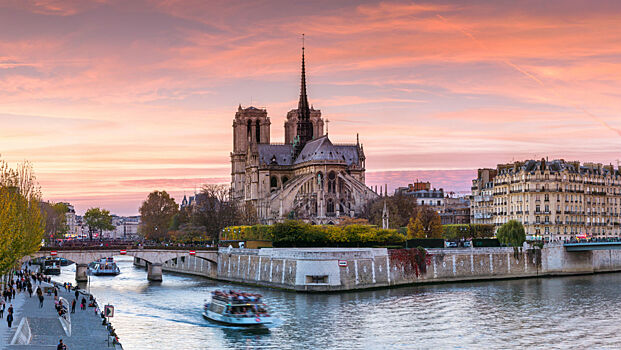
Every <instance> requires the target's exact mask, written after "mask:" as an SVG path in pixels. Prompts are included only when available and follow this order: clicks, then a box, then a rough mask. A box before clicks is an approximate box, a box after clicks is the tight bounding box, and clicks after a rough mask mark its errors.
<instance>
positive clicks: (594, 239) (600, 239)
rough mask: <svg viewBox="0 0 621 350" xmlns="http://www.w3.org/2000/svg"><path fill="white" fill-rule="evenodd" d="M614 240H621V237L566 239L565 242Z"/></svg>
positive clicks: (608, 241)
mask: <svg viewBox="0 0 621 350" xmlns="http://www.w3.org/2000/svg"><path fill="white" fill-rule="evenodd" d="M612 242H621V237H607V238H591V239H569V240H565V241H564V243H565V244H576V243H612Z"/></svg>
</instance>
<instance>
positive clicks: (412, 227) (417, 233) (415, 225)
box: [407, 218, 425, 239]
mask: <svg viewBox="0 0 621 350" xmlns="http://www.w3.org/2000/svg"><path fill="white" fill-rule="evenodd" d="M407 229H408V239H413V238H425V232H424V230H423V224H422V223H421V221H420V220H419V219H418V218H416V219H415V218H410V222H409V223H408V226H407Z"/></svg>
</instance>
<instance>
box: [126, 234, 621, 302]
mask: <svg viewBox="0 0 621 350" xmlns="http://www.w3.org/2000/svg"><path fill="white" fill-rule="evenodd" d="M419 254H422V255H419ZM134 264H135V265H137V266H146V262H145V261H144V260H141V259H135V260H134ZM216 264H217V271H214V269H213V268H212V265H214V264H213V262H210V261H207V260H205V259H202V258H200V257H197V256H187V257H181V258H178V259H172V260H169V261H167V262H166V263H164V264H163V265H162V270H164V271H170V272H177V273H183V274H191V275H198V276H203V277H207V278H211V279H216V280H221V281H227V282H234V283H242V284H248V285H256V286H262V287H271V288H279V289H285V290H291V291H298V292H339V291H352V290H362V289H378V288H390V287H397V286H404V285H416V284H429V283H445V282H465V281H476V280H494V279H510V278H529V277H547V276H558V275H581V274H591V273H598V272H614V271H621V250H613V249H610V250H593V251H580V252H571V251H567V250H566V249H565V248H564V247H563V245H562V244H548V245H546V246H545V247H544V248H542V249H539V248H538V247H537V248H529V247H524V248H522V249H519V250H515V249H513V248H464V249H427V250H426V251H425V252H424V253H419V252H417V251H415V250H409V251H406V250H392V251H391V250H388V249H385V248H261V249H226V248H221V249H220V250H219V252H218V257H217V263H216Z"/></svg>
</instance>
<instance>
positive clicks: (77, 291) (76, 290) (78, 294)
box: [75, 287, 80, 299]
mask: <svg viewBox="0 0 621 350" xmlns="http://www.w3.org/2000/svg"><path fill="white" fill-rule="evenodd" d="M79 297H80V291H79V290H78V288H77V287H76V288H75V298H76V299H78V298H79Z"/></svg>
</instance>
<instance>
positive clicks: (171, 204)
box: [139, 191, 183, 241]
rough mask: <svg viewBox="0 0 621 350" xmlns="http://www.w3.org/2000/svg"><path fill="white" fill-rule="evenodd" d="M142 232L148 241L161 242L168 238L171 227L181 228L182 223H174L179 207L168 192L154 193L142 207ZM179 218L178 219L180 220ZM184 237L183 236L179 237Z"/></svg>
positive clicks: (150, 194)
mask: <svg viewBox="0 0 621 350" xmlns="http://www.w3.org/2000/svg"><path fill="white" fill-rule="evenodd" d="M139 211H140V221H141V224H140V232H141V234H142V235H143V236H144V237H145V238H147V239H153V240H156V241H161V240H164V239H167V238H169V237H168V230H169V229H170V228H171V226H177V228H179V227H180V226H181V223H180V222H179V221H177V222H174V220H173V219H174V217H175V215H177V214H178V213H179V207H178V206H177V203H176V202H175V199H174V198H171V197H170V195H169V194H168V193H167V192H166V191H153V192H151V193H149V196H148V197H147V200H146V201H144V202H142V205H141V206H140V210H139ZM178 219H179V218H177V220H178ZM179 236H183V235H179Z"/></svg>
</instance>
